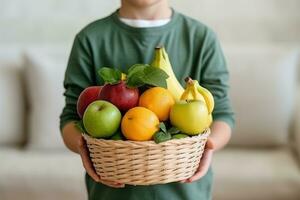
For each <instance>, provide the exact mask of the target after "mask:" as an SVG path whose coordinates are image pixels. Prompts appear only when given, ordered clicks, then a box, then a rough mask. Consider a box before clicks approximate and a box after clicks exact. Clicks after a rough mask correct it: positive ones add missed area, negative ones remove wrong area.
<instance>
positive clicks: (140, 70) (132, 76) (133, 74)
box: [126, 64, 147, 87]
mask: <svg viewBox="0 0 300 200" xmlns="http://www.w3.org/2000/svg"><path fill="white" fill-rule="evenodd" d="M146 67H147V65H143V64H135V65H132V66H131V67H130V68H129V69H128V73H127V79H126V85H127V86H128V87H141V86H143V85H144V84H145V83H144V80H143V79H144V77H145V74H144V69H145V68H146Z"/></svg>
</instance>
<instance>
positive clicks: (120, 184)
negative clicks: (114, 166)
mask: <svg viewBox="0 0 300 200" xmlns="http://www.w3.org/2000/svg"><path fill="white" fill-rule="evenodd" d="M100 182H101V183H102V184H104V185H107V186H110V187H114V188H123V187H125V184H123V183H115V182H111V181H107V180H100Z"/></svg>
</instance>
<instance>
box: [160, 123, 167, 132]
mask: <svg viewBox="0 0 300 200" xmlns="http://www.w3.org/2000/svg"><path fill="white" fill-rule="evenodd" d="M159 128H160V130H162V131H163V132H164V133H166V132H167V128H166V125H165V123H163V122H160V123H159Z"/></svg>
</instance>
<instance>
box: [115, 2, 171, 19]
mask: <svg viewBox="0 0 300 200" xmlns="http://www.w3.org/2000/svg"><path fill="white" fill-rule="evenodd" d="M119 16H120V17H121V18H128V19H143V20H158V19H169V18H171V16H172V9H171V8H170V7H169V4H168V1H160V2H159V3H156V4H153V5H151V6H148V7H136V6H134V5H131V4H130V3H128V2H126V1H121V7H120V9H119Z"/></svg>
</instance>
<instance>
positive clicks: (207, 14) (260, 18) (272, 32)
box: [0, 0, 300, 45]
mask: <svg viewBox="0 0 300 200" xmlns="http://www.w3.org/2000/svg"><path fill="white" fill-rule="evenodd" d="M171 4H172V6H173V7H174V8H176V9H177V10H179V11H181V12H183V13H186V14H188V15H190V16H192V17H194V18H197V19H199V20H201V21H203V22H204V23H206V24H208V25H209V26H211V27H212V28H213V29H214V30H215V31H216V32H217V33H218V35H219V37H220V38H221V40H222V41H223V42H226V43H249V42H250V43H253V42H254V43H265V42H280V43H289V44H297V45H299V43H300V12H299V8H300V1H299V0H263V1H262V0H251V1H249V0H172V1H171ZM118 5H119V0H109V1H104V0H102V1H101V0H88V1H84V0H0V45H1V44H2V45H10V44H17V45H20V44H24V45H26V44H32V43H38V44H40V43H63V44H70V43H71V42H72V40H73V37H74V35H75V33H76V32H77V31H78V30H80V28H82V27H83V26H84V25H86V24H87V23H89V22H90V21H92V20H95V19H98V18H100V17H103V16H105V15H108V14H109V13H111V12H112V11H113V10H115V9H116V8H117V7H118Z"/></svg>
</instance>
